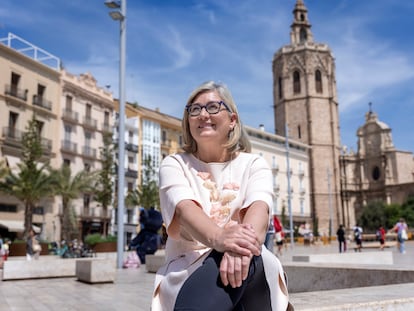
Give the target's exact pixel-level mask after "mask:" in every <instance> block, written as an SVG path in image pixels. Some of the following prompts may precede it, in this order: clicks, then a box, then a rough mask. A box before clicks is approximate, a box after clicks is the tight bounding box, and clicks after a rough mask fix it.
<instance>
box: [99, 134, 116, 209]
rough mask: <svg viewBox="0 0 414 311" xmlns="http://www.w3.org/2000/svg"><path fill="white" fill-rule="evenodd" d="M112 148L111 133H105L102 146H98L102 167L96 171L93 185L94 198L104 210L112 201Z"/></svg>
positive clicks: (113, 166)
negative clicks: (96, 178) (96, 176)
mask: <svg viewBox="0 0 414 311" xmlns="http://www.w3.org/2000/svg"><path fill="white" fill-rule="evenodd" d="M114 149H115V146H114V144H113V142H112V137H111V135H110V134H105V135H104V136H103V147H101V148H100V152H101V161H102V168H101V170H100V171H99V173H98V182H97V184H96V185H95V188H96V190H95V200H96V201H97V202H99V203H101V205H102V207H103V209H104V211H105V212H106V210H107V208H108V206H109V205H111V203H112V196H113V188H114V183H113V180H114V178H113V177H114V176H115V163H114Z"/></svg>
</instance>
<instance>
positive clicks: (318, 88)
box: [315, 69, 322, 93]
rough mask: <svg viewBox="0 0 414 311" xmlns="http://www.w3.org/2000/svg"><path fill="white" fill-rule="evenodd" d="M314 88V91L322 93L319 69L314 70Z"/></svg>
mask: <svg viewBox="0 0 414 311" xmlns="http://www.w3.org/2000/svg"><path fill="white" fill-rule="evenodd" d="M315 89H316V93H322V74H321V71H320V70H319V69H317V70H316V71H315Z"/></svg>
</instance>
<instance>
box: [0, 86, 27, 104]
mask: <svg viewBox="0 0 414 311" xmlns="http://www.w3.org/2000/svg"><path fill="white" fill-rule="evenodd" d="M27 92H28V90H27V89H26V90H23V89H20V88H18V87H17V85H10V84H6V88H5V91H4V93H5V94H6V95H9V96H12V97H16V98H18V99H20V100H23V101H27Z"/></svg>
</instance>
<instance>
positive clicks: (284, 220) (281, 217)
mask: <svg viewBox="0 0 414 311" xmlns="http://www.w3.org/2000/svg"><path fill="white" fill-rule="evenodd" d="M280 221H281V223H282V226H283V227H285V226H286V205H285V202H284V201H283V203H282V211H281V213H280Z"/></svg>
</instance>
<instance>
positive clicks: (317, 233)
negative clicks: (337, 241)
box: [312, 217, 319, 237]
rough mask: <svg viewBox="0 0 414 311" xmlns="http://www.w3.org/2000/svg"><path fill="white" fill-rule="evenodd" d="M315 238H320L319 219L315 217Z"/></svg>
mask: <svg viewBox="0 0 414 311" xmlns="http://www.w3.org/2000/svg"><path fill="white" fill-rule="evenodd" d="M312 221H313V236H314V237H318V236H319V219H318V217H313V219H312Z"/></svg>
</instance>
